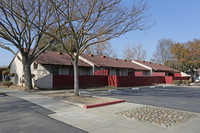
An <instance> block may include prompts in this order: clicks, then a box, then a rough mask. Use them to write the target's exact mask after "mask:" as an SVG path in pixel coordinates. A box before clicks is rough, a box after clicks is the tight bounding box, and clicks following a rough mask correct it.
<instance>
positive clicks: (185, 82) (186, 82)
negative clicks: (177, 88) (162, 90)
mask: <svg viewBox="0 0 200 133" xmlns="http://www.w3.org/2000/svg"><path fill="white" fill-rule="evenodd" d="M182 83H183V84H184V85H189V84H190V81H189V80H182Z"/></svg>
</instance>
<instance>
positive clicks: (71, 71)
mask: <svg viewBox="0 0 200 133" xmlns="http://www.w3.org/2000/svg"><path fill="white" fill-rule="evenodd" d="M73 74H74V69H73V67H69V75H73Z"/></svg>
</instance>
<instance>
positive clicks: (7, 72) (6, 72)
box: [2, 70, 10, 76]
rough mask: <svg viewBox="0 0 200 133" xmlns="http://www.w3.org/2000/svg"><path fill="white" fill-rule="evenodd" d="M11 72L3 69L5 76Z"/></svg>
mask: <svg viewBox="0 0 200 133" xmlns="http://www.w3.org/2000/svg"><path fill="white" fill-rule="evenodd" d="M9 73H10V70H3V71H2V75H3V76H5V75H8V74H9Z"/></svg>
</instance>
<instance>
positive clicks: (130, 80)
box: [108, 76, 172, 87]
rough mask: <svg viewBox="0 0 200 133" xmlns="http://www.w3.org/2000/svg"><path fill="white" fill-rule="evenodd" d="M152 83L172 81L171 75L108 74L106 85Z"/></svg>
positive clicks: (125, 85)
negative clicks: (137, 75)
mask: <svg viewBox="0 0 200 133" xmlns="http://www.w3.org/2000/svg"><path fill="white" fill-rule="evenodd" d="M153 83H157V84H160V83H167V84H171V83H172V77H171V76H154V77H151V76H148V77H147V76H145V77H135V76H108V86H113V87H128V86H146V85H152V84H153Z"/></svg>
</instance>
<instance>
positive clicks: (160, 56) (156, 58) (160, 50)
mask: <svg viewBox="0 0 200 133" xmlns="http://www.w3.org/2000/svg"><path fill="white" fill-rule="evenodd" d="M173 44H174V43H173V41H172V40H171V39H161V40H159V41H158V45H157V48H156V51H155V52H154V54H153V58H152V59H151V61H152V62H155V63H159V64H165V65H166V64H167V62H169V61H170V60H172V55H171V53H170V48H171V46H172V45H173Z"/></svg>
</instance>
